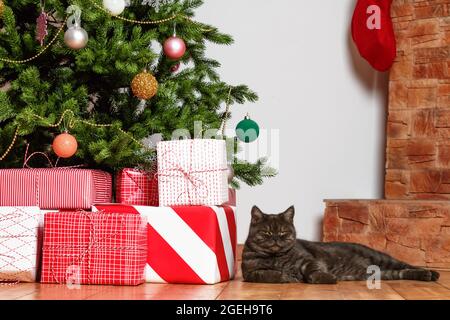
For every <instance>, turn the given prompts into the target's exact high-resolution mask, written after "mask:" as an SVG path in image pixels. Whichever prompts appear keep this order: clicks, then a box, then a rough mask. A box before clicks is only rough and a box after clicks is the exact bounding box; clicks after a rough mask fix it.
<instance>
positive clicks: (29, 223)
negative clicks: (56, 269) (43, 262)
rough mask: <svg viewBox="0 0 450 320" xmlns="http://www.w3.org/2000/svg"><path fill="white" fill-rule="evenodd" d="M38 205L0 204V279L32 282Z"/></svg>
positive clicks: (36, 255)
mask: <svg viewBox="0 0 450 320" xmlns="http://www.w3.org/2000/svg"><path fill="white" fill-rule="evenodd" d="M39 219H40V210H39V208H38V207H0V281H20V282H35V281H36V273H37V265H38V263H37V262H38V248H39V244H38V241H39Z"/></svg>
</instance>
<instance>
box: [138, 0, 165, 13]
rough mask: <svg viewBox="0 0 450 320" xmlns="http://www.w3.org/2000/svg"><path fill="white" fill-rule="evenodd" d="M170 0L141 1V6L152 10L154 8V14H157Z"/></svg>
mask: <svg viewBox="0 0 450 320" xmlns="http://www.w3.org/2000/svg"><path fill="white" fill-rule="evenodd" d="M170 2H171V0H143V1H142V5H143V6H145V5H149V6H151V7H153V8H155V11H156V12H159V8H160V7H161V6H162V5H164V4H168V3H170Z"/></svg>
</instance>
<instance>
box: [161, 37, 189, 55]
mask: <svg viewBox="0 0 450 320" xmlns="http://www.w3.org/2000/svg"><path fill="white" fill-rule="evenodd" d="M185 53H186V44H185V43H184V41H183V39H181V38H178V37H177V36H172V37H170V38H168V39H167V40H166V41H165V42H164V54H165V55H166V56H167V57H168V58H169V59H172V60H178V59H180V58H181V57H182V56H184V54H185Z"/></svg>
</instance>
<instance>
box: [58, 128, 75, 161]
mask: <svg viewBox="0 0 450 320" xmlns="http://www.w3.org/2000/svg"><path fill="white" fill-rule="evenodd" d="M52 148H53V151H54V152H55V154H56V155H57V156H58V157H60V158H70V157H72V156H73V155H74V154H75V153H77V149H78V142H77V139H75V137H74V136H73V135H71V134H68V133H61V134H60V135H58V136H57V137H56V138H55V140H53V145H52Z"/></svg>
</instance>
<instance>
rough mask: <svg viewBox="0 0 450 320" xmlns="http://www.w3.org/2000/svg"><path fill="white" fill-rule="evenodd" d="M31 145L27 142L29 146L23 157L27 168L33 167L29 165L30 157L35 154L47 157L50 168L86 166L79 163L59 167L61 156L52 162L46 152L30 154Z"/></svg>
mask: <svg viewBox="0 0 450 320" xmlns="http://www.w3.org/2000/svg"><path fill="white" fill-rule="evenodd" d="M29 147H30V144H29V143H27V147H26V149H25V156H24V158H23V166H22V168H27V169H32V167H30V166H29V165H28V162H30V159H31V158H33V157H34V156H37V155H41V156H43V157H45V158H46V159H47V161H48V164H49V167H50V168H58V169H76V168H82V167H85V165H84V164H79V165H75V166H65V167H58V162H59V159H60V158H59V157H58V159H56V161H55V163H53V162H52V160H50V157H49V156H48V154H46V153H45V152H33V153H32V154H30V155H28V149H29Z"/></svg>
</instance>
